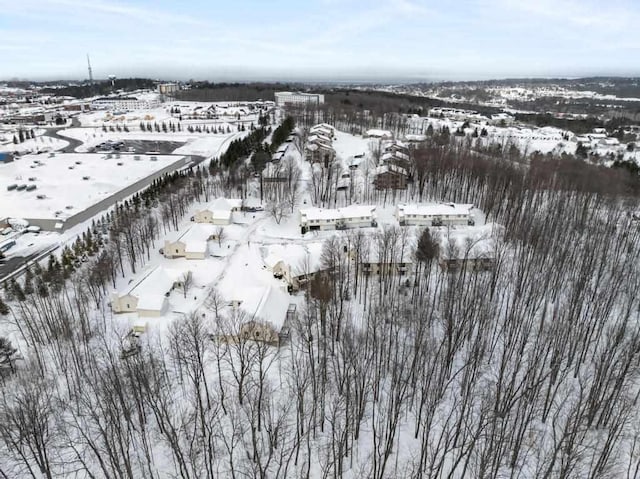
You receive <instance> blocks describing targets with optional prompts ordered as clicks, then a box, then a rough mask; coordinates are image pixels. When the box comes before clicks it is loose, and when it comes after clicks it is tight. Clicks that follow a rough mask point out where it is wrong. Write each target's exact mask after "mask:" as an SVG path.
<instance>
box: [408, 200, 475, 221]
mask: <svg viewBox="0 0 640 479" xmlns="http://www.w3.org/2000/svg"><path fill="white" fill-rule="evenodd" d="M472 209H473V205H469V204H456V203H437V204H409V205H407V204H399V205H398V206H397V207H396V219H397V220H398V222H399V223H400V226H461V225H469V224H473V222H474V220H473V217H472V214H471V210H472Z"/></svg>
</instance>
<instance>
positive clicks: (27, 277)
mask: <svg viewBox="0 0 640 479" xmlns="http://www.w3.org/2000/svg"><path fill="white" fill-rule="evenodd" d="M23 291H24V294H27V295H29V294H33V273H31V270H30V269H29V268H27V270H26V271H25V273H24V287H23Z"/></svg>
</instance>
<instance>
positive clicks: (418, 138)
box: [404, 134, 427, 142]
mask: <svg viewBox="0 0 640 479" xmlns="http://www.w3.org/2000/svg"><path fill="white" fill-rule="evenodd" d="M404 139H405V140H406V141H411V142H414V141H416V142H417V141H425V140H426V139H427V135H412V134H408V135H404Z"/></svg>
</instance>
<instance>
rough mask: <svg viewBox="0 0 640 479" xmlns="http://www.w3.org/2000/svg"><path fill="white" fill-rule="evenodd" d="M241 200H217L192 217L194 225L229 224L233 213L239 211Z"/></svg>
mask: <svg viewBox="0 0 640 479" xmlns="http://www.w3.org/2000/svg"><path fill="white" fill-rule="evenodd" d="M241 208H242V200H241V199H239V198H217V199H216V200H214V201H213V202H211V203H210V204H209V205H207V207H206V208H204V209H202V210H200V211H197V212H196V214H195V215H194V216H193V221H195V222H196V223H210V224H214V225H228V224H231V220H232V217H233V213H234V212H235V211H240V209H241Z"/></svg>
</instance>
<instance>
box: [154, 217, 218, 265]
mask: <svg viewBox="0 0 640 479" xmlns="http://www.w3.org/2000/svg"><path fill="white" fill-rule="evenodd" d="M219 228H220V226H215V225H213V224H206V223H196V224H194V225H191V226H190V227H189V228H188V229H187V230H186V231H185V232H184V233H182V234H181V235H180V236H178V237H177V238H176V239H174V240H171V239H165V241H164V247H163V248H162V253H163V254H164V257H165V258H170V259H175V258H186V259H205V258H206V257H207V252H208V242H209V241H211V240H213V239H216V238H217V235H218V234H219V231H218V230H219Z"/></svg>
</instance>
